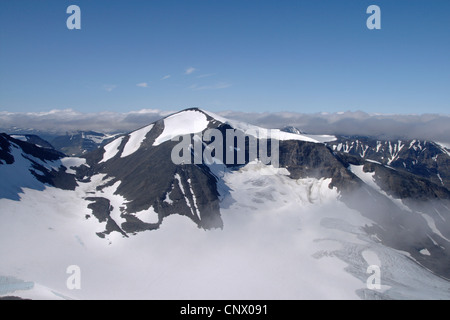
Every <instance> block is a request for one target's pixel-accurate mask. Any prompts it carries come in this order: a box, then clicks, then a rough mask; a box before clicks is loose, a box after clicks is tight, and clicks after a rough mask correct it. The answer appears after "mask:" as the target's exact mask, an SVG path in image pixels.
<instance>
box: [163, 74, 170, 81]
mask: <svg viewBox="0 0 450 320" xmlns="http://www.w3.org/2000/svg"><path fill="white" fill-rule="evenodd" d="M170 77H172V76H171V75H170V74H168V75H165V76H164V77H162V78H161V80H167V79H169V78H170Z"/></svg>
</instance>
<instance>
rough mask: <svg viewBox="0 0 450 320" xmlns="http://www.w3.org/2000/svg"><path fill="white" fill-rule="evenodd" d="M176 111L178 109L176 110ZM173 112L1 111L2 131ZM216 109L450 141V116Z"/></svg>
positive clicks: (117, 128) (131, 124)
mask: <svg viewBox="0 0 450 320" xmlns="http://www.w3.org/2000/svg"><path fill="white" fill-rule="evenodd" d="M223 87H226V85H225V84H221V85H220V84H219V85H216V86H192V87H191V89H192V90H207V89H214V88H216V89H220V88H223ZM204 109H205V110H207V109H208V108H204ZM175 111H177V110H174V111H173V112H175ZM170 113H172V111H161V110H154V109H148V110H141V111H132V112H127V113H117V112H100V113H81V112H77V111H74V110H71V109H67V110H52V111H50V112H30V113H17V112H6V111H0V132H7V133H14V132H17V131H15V130H14V127H18V128H22V129H27V128H33V129H35V130H40V131H46V132H53V133H62V134H64V133H65V132H67V131H77V130H94V131H101V132H129V131H133V130H135V129H138V128H140V127H143V126H145V125H148V124H150V123H152V122H154V121H157V120H159V119H161V118H163V117H165V116H167V115H169V114H170ZM216 113H217V114H219V115H221V116H223V117H226V118H229V119H236V120H240V121H244V122H248V123H251V124H254V125H258V126H261V127H265V128H282V127H285V126H294V127H297V128H299V129H300V130H302V131H305V132H307V133H310V134H339V135H367V136H373V137H378V138H381V139H383V138H386V139H388V138H395V139H396V138H402V139H422V140H432V141H439V142H442V143H450V126H449V125H448V124H449V123H450V115H438V114H423V115H387V114H368V113H365V112H344V113H328V114H323V113H315V114H303V113H296V112H273V113H249V112H236V111H224V112H216ZM27 132H28V131H27Z"/></svg>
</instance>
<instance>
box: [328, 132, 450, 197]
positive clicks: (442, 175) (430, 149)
mask: <svg viewBox="0 0 450 320" xmlns="http://www.w3.org/2000/svg"><path fill="white" fill-rule="evenodd" d="M327 144H328V145H329V146H330V147H331V148H332V149H333V151H336V152H339V153H345V154H348V155H353V156H356V157H359V158H362V159H366V160H371V161H375V162H377V163H380V164H383V165H385V166H389V167H391V168H394V169H397V170H400V171H404V172H409V173H412V174H414V175H417V176H419V177H423V178H426V179H428V180H429V181H431V182H433V183H434V184H437V185H441V186H443V187H445V188H447V189H449V188H450V158H449V155H450V149H449V148H446V147H445V146H444V145H442V144H440V143H436V142H432V141H421V140H406V141H403V140H396V141H389V140H388V141H380V140H378V139H374V138H368V137H339V138H338V139H336V140H335V141H332V142H329V143H327ZM449 190H450V189H449Z"/></svg>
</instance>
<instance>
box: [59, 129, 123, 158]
mask: <svg viewBox="0 0 450 320" xmlns="http://www.w3.org/2000/svg"><path fill="white" fill-rule="evenodd" d="M119 135H120V134H105V133H99V132H95V131H77V132H74V133H66V134H65V135H58V136H55V137H54V138H53V139H52V140H51V142H52V145H53V146H54V147H55V148H56V149H57V150H58V151H61V152H63V153H65V154H67V155H70V156H72V157H76V156H82V155H84V154H86V153H88V152H90V151H94V150H96V149H97V148H98V147H100V146H103V145H105V144H107V143H108V142H110V141H111V140H113V139H114V138H115V137H117V136H119Z"/></svg>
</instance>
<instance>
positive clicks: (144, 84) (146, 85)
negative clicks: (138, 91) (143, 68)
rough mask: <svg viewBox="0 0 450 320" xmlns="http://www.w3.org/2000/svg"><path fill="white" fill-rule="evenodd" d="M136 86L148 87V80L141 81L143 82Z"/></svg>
mask: <svg viewBox="0 0 450 320" xmlns="http://www.w3.org/2000/svg"><path fill="white" fill-rule="evenodd" d="M136 86H138V87H141V88H148V83H147V82H141V83H138V84H137V85H136Z"/></svg>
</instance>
